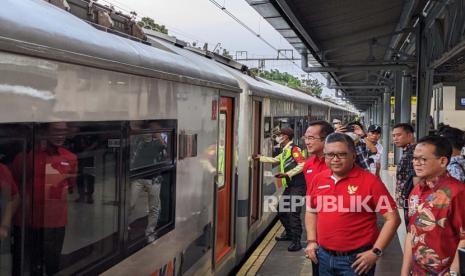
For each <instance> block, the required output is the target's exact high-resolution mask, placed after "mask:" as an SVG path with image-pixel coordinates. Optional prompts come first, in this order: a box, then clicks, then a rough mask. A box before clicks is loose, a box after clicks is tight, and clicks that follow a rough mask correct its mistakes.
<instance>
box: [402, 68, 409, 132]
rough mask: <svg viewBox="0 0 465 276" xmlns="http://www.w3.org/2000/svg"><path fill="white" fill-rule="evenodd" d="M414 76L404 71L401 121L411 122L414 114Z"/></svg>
mask: <svg viewBox="0 0 465 276" xmlns="http://www.w3.org/2000/svg"><path fill="white" fill-rule="evenodd" d="M411 97H412V76H410V75H409V74H407V73H406V72H404V75H403V76H402V90H401V96H400V122H401V123H409V124H410V123H411V119H410V118H411V116H412V102H411Z"/></svg>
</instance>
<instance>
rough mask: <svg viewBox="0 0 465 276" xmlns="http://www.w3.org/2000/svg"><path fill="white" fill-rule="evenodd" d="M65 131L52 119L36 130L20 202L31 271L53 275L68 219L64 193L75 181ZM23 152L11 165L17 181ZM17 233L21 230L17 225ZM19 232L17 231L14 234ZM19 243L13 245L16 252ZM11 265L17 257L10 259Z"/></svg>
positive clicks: (16, 263)
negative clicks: (29, 237) (28, 235)
mask: <svg viewBox="0 0 465 276" xmlns="http://www.w3.org/2000/svg"><path fill="white" fill-rule="evenodd" d="M68 132H69V130H68V126H67V123H65V122H54V123H48V124H46V125H44V126H43V127H42V128H41V129H40V130H39V138H38V140H37V143H36V144H35V145H34V150H33V151H30V152H28V153H27V155H26V164H27V168H28V170H27V171H26V179H27V181H28V182H27V183H26V188H25V192H26V195H27V197H30V199H29V198H27V197H25V196H23V200H25V203H24V206H25V208H26V211H25V212H24V213H25V214H26V216H25V218H24V223H25V226H26V229H27V230H26V231H27V232H29V233H31V235H32V236H33V237H34V242H33V244H32V245H31V248H32V249H31V250H32V252H31V274H32V275H43V273H44V272H45V273H46V274H47V275H54V274H56V273H58V272H59V270H60V259H61V251H62V248H63V243H64V239H65V232H66V224H67V223H68V193H71V192H72V189H73V187H74V185H75V182H76V174H77V165H78V162H77V158H76V155H75V154H74V153H72V152H70V151H68V150H67V149H66V148H65V146H64V144H65V141H66V135H67V133H68ZM23 160H24V156H23V154H22V153H20V154H19V155H18V156H16V158H15V161H14V162H13V165H12V172H13V176H14V177H15V179H16V181H17V182H18V183H20V181H21V179H22V173H23ZM20 211H21V210H20ZM22 213H23V212H17V213H16V217H15V220H16V222H15V223H16V225H17V226H19V225H21V221H22V220H23V218H22V217H21V215H22ZM17 228H18V229H17V230H18V231H17V232H19V233H21V230H20V228H19V227H17ZM19 236H20V234H18V237H19ZM20 248H21V245H20V243H15V245H14V246H13V249H14V250H15V252H16V253H17V254H16V255H17V256H20V255H19V254H20V253H19V252H21V249H20ZM13 262H14V267H15V269H18V266H19V265H20V262H19V260H13Z"/></svg>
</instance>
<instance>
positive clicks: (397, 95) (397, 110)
mask: <svg viewBox="0 0 465 276" xmlns="http://www.w3.org/2000/svg"><path fill="white" fill-rule="evenodd" d="M402 75H403V73H402V72H401V71H396V73H395V87H394V125H396V124H398V123H401V122H402V121H401V119H400V116H401V112H402V107H401V99H402V83H403V82H402ZM393 151H394V163H395V164H397V163H398V162H399V160H400V156H401V155H402V149H400V148H396V147H393Z"/></svg>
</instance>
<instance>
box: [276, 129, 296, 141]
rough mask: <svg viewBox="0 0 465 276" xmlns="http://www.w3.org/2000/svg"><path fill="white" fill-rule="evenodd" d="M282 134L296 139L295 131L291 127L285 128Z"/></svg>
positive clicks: (281, 131)
mask: <svg viewBox="0 0 465 276" xmlns="http://www.w3.org/2000/svg"><path fill="white" fill-rule="evenodd" d="M279 133H280V134H284V135H287V137H289V138H291V139H292V137H294V130H293V129H292V128H290V127H283V128H282V129H281V130H280V131H279Z"/></svg>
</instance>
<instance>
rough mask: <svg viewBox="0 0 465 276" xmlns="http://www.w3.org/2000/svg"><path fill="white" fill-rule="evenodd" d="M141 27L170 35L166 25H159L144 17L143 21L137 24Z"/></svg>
mask: <svg viewBox="0 0 465 276" xmlns="http://www.w3.org/2000/svg"><path fill="white" fill-rule="evenodd" d="M137 24H138V25H139V26H141V27H142V28H145V29H151V30H154V31H157V32H160V33H164V34H168V29H167V28H166V27H165V25H159V24H157V23H155V21H154V20H153V19H152V18H150V17H142V19H141V20H140V21H139V22H137Z"/></svg>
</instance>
